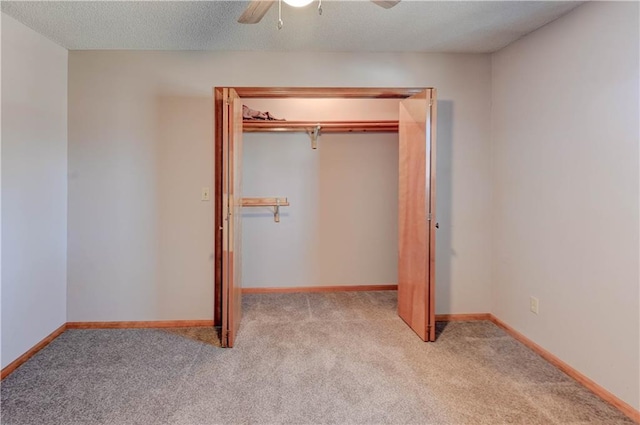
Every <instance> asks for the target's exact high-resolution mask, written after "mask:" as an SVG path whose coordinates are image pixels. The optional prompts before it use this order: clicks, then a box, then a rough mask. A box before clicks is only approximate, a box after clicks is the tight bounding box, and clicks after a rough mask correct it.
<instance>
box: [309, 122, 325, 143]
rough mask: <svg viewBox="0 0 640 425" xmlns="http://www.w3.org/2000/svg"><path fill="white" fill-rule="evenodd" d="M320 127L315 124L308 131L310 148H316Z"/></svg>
mask: <svg viewBox="0 0 640 425" xmlns="http://www.w3.org/2000/svg"><path fill="white" fill-rule="evenodd" d="M321 129H322V127H321V126H320V124H317V125H316V126H315V127H313V130H311V131H309V132H308V133H309V137H311V149H318V138H319V137H320V130H321Z"/></svg>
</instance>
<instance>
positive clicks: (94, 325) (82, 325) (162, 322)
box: [67, 320, 213, 329]
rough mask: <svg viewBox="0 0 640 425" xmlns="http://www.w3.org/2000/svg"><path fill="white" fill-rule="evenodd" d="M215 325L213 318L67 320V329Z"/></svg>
mask: <svg viewBox="0 0 640 425" xmlns="http://www.w3.org/2000/svg"><path fill="white" fill-rule="evenodd" d="M200 326H213V320H152V321H138V322H67V329H140V328H190V327H200Z"/></svg>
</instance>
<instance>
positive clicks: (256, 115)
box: [242, 105, 285, 121]
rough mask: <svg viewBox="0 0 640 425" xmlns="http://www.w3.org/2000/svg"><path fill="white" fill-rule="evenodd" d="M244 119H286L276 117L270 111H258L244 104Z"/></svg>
mask: <svg viewBox="0 0 640 425" xmlns="http://www.w3.org/2000/svg"><path fill="white" fill-rule="evenodd" d="M242 119H243V120H260V121H285V120H284V119H280V118H276V117H274V116H273V115H271V113H270V112H261V111H257V110H255V109H251V108H249V107H248V106H247V105H242Z"/></svg>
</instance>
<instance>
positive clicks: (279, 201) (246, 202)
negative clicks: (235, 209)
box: [242, 198, 289, 223]
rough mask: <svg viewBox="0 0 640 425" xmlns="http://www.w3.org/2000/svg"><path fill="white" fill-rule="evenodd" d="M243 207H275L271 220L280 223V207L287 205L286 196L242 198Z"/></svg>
mask: <svg viewBox="0 0 640 425" xmlns="http://www.w3.org/2000/svg"><path fill="white" fill-rule="evenodd" d="M242 206H243V207H275V209H274V212H273V220H274V221H275V222H276V223H280V207H288V206H289V200H288V199H287V198H242Z"/></svg>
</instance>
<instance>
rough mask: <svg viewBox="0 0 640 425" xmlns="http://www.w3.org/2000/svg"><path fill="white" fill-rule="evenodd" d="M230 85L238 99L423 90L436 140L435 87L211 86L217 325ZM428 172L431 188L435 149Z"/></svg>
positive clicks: (217, 319) (386, 95) (431, 305)
mask: <svg viewBox="0 0 640 425" xmlns="http://www.w3.org/2000/svg"><path fill="white" fill-rule="evenodd" d="M225 88H232V89H234V90H235V91H236V93H237V94H238V96H239V97H240V98H241V99H244V98H246V99H250V98H263V99H282V98H325V99H326V98H341V99H406V98H408V97H411V96H413V95H415V94H418V93H420V92H422V91H425V90H427V92H428V98H429V99H430V107H431V123H430V125H431V134H430V137H431V141H432V144H433V145H434V147H435V141H436V89H435V88H433V87H419V88H417V87H386V88H380V87H229V86H222V87H214V88H213V109H214V122H213V134H214V147H213V152H214V158H213V164H214V167H213V181H214V196H215V198H214V199H215V200H214V207H213V224H214V241H213V242H214V270H213V284H214V306H213V324H214V326H221V324H222V310H223V309H222V303H223V299H222V298H223V291H222V285H223V282H222V245H223V243H222V241H223V237H222V236H223V235H222V230H223V217H222V212H223V206H222V202H221V200H222V196H223V187H222V181H223V178H222V177H223V176H222V175H223V171H222V170H223V166H222V165H223V164H222V161H223V160H224V159H223V154H222V146H223V142H224V140H223V139H224V136H223V126H222V125H221V123H222V120H223V108H224V102H225V100H224V97H223V90H224V89H225ZM431 162H432V167H431V169H432V175H431V181H432V184H433V185H434V187H435V151H434V155H433V156H432V157H431ZM429 196H430V200H431V205H432V207H431V208H432V211H431V217H432V220H431V222H430V226H429V228H430V231H429V244H430V248H431V249H429V265H430V267H429V269H430V279H429V280H430V282H432V284H431V285H430V288H429V300H428V309H429V311H430V315H431V316H434V315H435V314H434V309H435V249H434V248H435V224H436V219H435V190H432V191H431V194H430V195H429ZM428 340H429V341H434V340H435V323H434V326H432V329H431V332H429V338H428Z"/></svg>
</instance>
